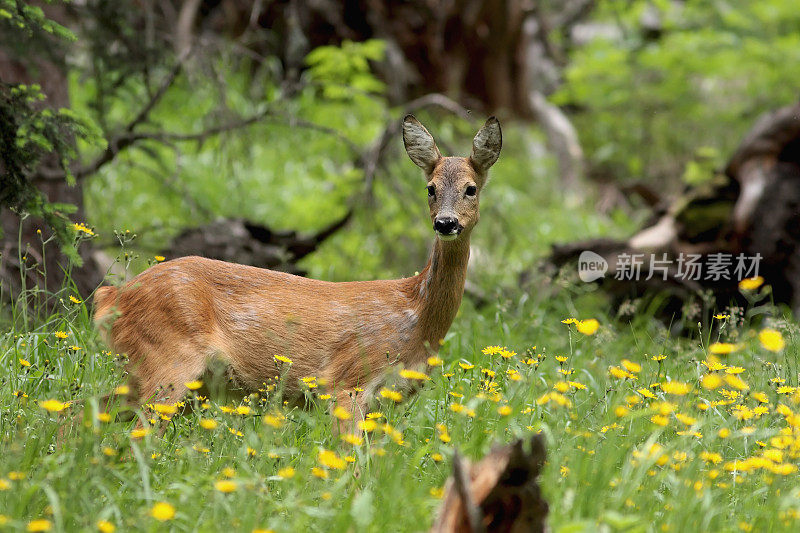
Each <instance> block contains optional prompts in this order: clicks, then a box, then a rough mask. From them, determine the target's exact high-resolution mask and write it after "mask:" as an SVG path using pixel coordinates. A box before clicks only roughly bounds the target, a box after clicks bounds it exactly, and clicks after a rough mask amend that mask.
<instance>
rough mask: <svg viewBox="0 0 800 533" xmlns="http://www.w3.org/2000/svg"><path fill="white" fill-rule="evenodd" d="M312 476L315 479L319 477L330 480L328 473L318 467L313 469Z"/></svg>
mask: <svg viewBox="0 0 800 533" xmlns="http://www.w3.org/2000/svg"><path fill="white" fill-rule="evenodd" d="M311 475H313V476H314V477H318V478H320V479H328V471H327V470H324V469H322V468H320V467H318V466H315V467H314V468H312V469H311Z"/></svg>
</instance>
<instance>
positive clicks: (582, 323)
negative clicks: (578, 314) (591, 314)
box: [575, 318, 600, 335]
mask: <svg viewBox="0 0 800 533" xmlns="http://www.w3.org/2000/svg"><path fill="white" fill-rule="evenodd" d="M599 327H600V322H598V321H597V319H596V318H590V319H588V320H579V321H578V322H576V323H575V328H576V329H577V330H578V331H579V332H581V333H583V334H584V335H594V334H595V333H596V332H597V328H599Z"/></svg>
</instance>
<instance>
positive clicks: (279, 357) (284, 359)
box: [274, 355, 292, 365]
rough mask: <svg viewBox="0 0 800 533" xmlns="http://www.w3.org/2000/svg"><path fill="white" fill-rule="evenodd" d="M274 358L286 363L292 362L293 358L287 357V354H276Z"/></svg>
mask: <svg viewBox="0 0 800 533" xmlns="http://www.w3.org/2000/svg"><path fill="white" fill-rule="evenodd" d="M274 358H275V360H276V361H278V362H279V363H286V364H287V365H291V364H292V360H291V359H289V358H288V357H286V356H285V355H275V356H274Z"/></svg>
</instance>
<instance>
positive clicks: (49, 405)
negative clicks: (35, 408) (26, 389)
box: [39, 400, 69, 413]
mask: <svg viewBox="0 0 800 533" xmlns="http://www.w3.org/2000/svg"><path fill="white" fill-rule="evenodd" d="M68 406H69V404H68V403H62V402H59V401H58V400H45V401H43V402H39V407H41V408H42V409H47V410H48V411H50V412H51V413H58V412H60V411H63V410H64V409H66V408H67V407H68Z"/></svg>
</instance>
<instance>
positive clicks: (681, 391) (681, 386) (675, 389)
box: [661, 381, 692, 396]
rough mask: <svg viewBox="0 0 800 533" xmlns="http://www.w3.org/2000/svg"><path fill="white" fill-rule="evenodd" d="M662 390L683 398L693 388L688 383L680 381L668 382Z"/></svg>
mask: <svg viewBox="0 0 800 533" xmlns="http://www.w3.org/2000/svg"><path fill="white" fill-rule="evenodd" d="M661 390H663V391H664V392H666V393H667V394H675V395H676V396H683V395H685V394H688V393H689V391H690V390H692V388H691V387H690V386H689V385H688V384H687V383H681V382H679V381H667V382H664V383H662V384H661Z"/></svg>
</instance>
